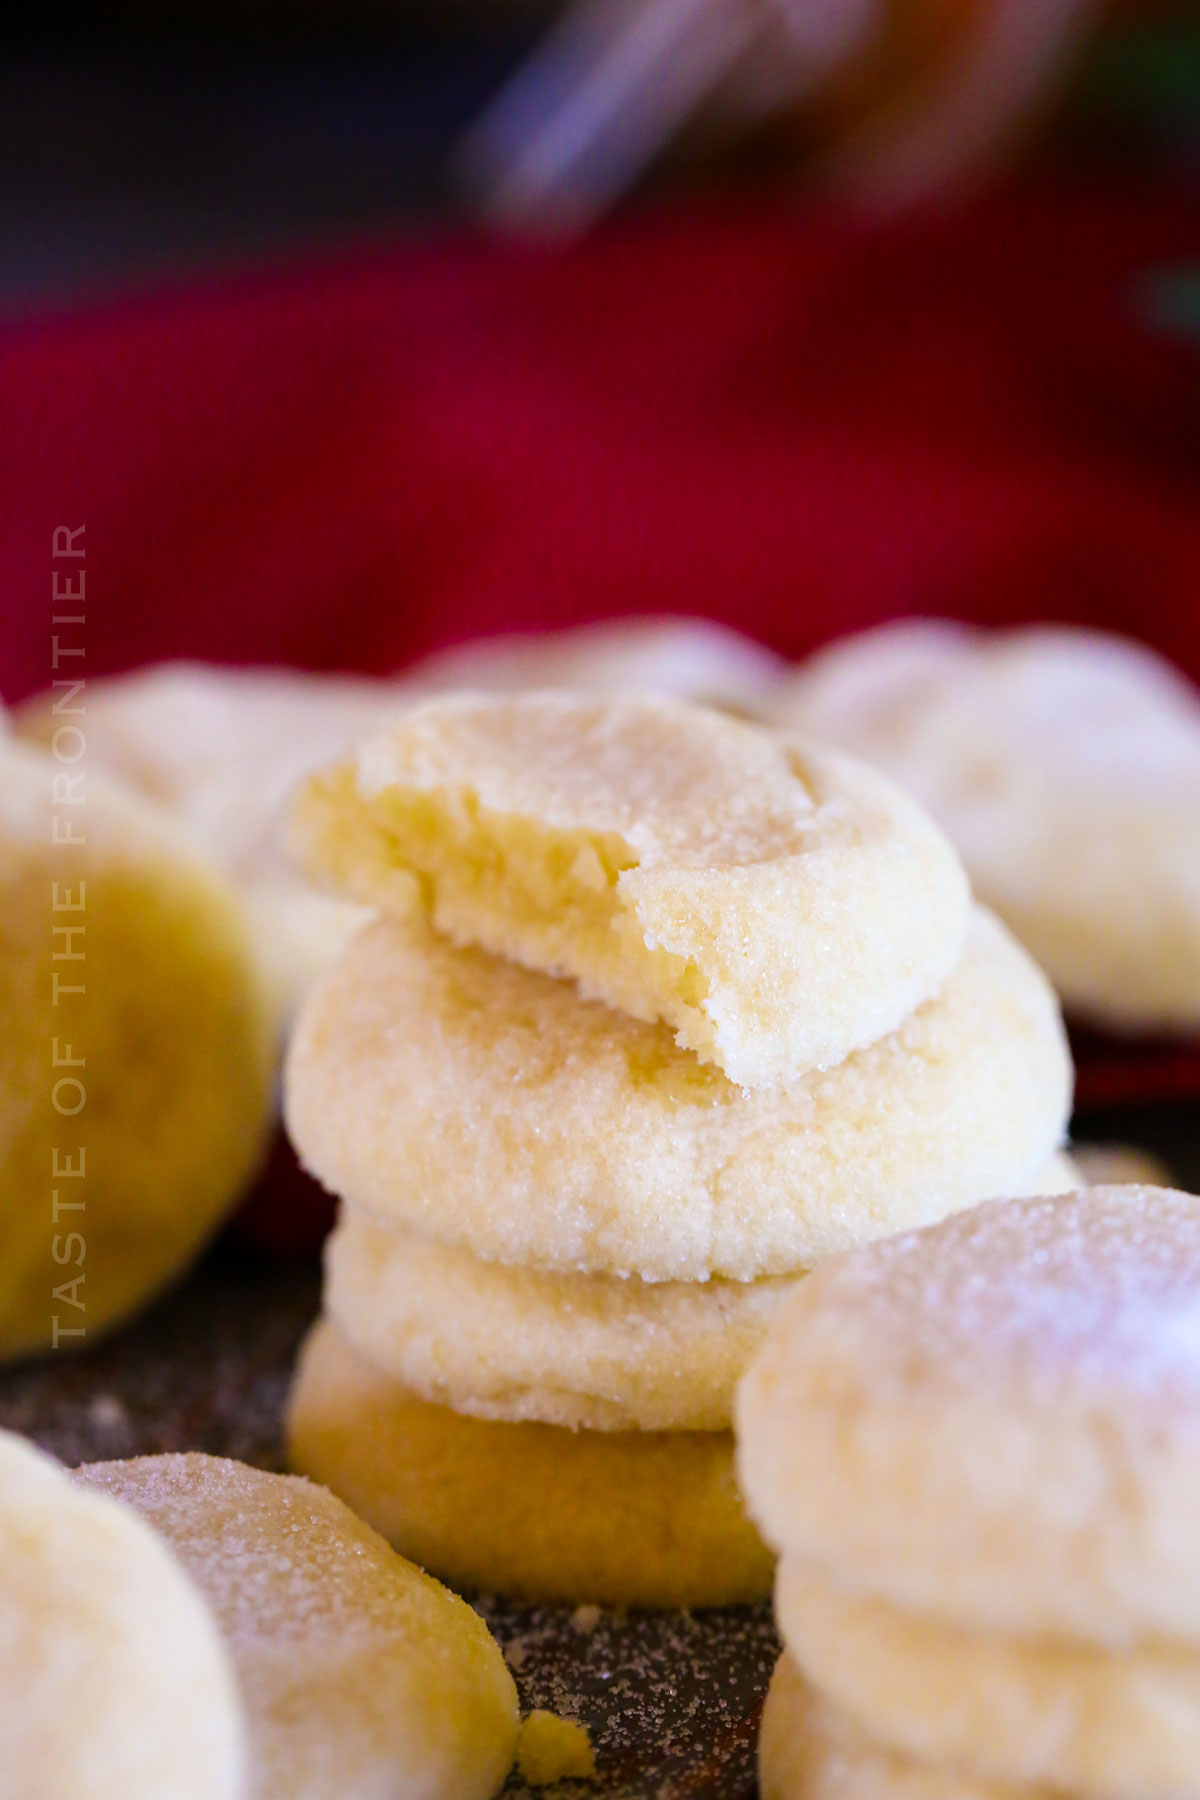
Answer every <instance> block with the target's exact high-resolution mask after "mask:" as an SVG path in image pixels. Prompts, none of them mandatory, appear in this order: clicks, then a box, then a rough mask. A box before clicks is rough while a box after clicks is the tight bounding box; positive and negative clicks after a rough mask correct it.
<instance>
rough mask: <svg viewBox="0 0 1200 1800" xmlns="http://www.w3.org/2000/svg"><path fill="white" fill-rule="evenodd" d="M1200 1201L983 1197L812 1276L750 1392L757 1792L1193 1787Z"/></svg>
mask: <svg viewBox="0 0 1200 1800" xmlns="http://www.w3.org/2000/svg"><path fill="white" fill-rule="evenodd" d="M1198 1295H1200V1199H1197V1198H1195V1197H1194V1196H1192V1195H1188V1194H1180V1193H1174V1192H1171V1191H1170V1190H1166V1189H1161V1188H1142V1187H1112V1188H1093V1189H1091V1190H1090V1191H1088V1192H1086V1193H1076V1194H1067V1195H1062V1196H1058V1197H1057V1198H1054V1199H1041V1200H1036V1199H1035V1200H1028V1199H1025V1200H1015V1201H994V1202H991V1203H990V1204H988V1205H984V1206H980V1207H978V1208H976V1209H973V1210H972V1211H970V1212H968V1213H965V1214H962V1215H959V1216H958V1217H955V1218H953V1219H947V1220H945V1221H943V1222H942V1223H941V1224H939V1225H936V1226H933V1227H930V1228H928V1229H926V1230H923V1231H919V1232H913V1233H909V1234H906V1235H904V1236H902V1237H898V1238H893V1239H891V1240H890V1241H888V1242H886V1243H878V1244H872V1245H869V1246H867V1247H865V1248H864V1249H861V1250H858V1251H854V1252H851V1253H850V1254H848V1255H846V1256H843V1257H838V1258H836V1259H834V1260H833V1261H831V1262H829V1263H827V1264H825V1265H824V1266H823V1267H822V1268H821V1269H819V1270H817V1271H816V1272H815V1273H814V1275H813V1276H812V1278H811V1279H810V1280H809V1281H806V1282H804V1283H803V1284H801V1286H800V1288H799V1290H798V1291H797V1292H796V1293H795V1294H794V1295H793V1297H792V1299H791V1300H790V1301H789V1304H788V1306H787V1308H786V1309H785V1311H784V1313H783V1315H782V1316H781V1318H780V1319H779V1320H778V1321H777V1322H776V1325H775V1326H774V1327H773V1328H772V1333H771V1337H770V1339H769V1342H768V1344H767V1346H766V1348H765V1349H764V1350H763V1352H762V1353H761V1355H760V1357H759V1358H758V1359H757V1361H756V1362H755V1364H754V1366H753V1368H752V1369H751V1372H750V1374H749V1375H748V1376H747V1378H746V1380H745V1382H744V1384H743V1386H742V1389H741V1393H740V1396H739V1401H738V1425H739V1434H740V1466H741V1474H742V1478H743V1481H744V1484H745V1489H746V1493H747V1495H748V1498H749V1501H750V1504H751V1507H752V1509H753V1511H754V1513H755V1515H756V1516H757V1518H758V1519H759V1520H760V1522H761V1523H762V1526H763V1529H764V1531H765V1532H766V1534H767V1535H768V1536H769V1537H770V1539H771V1541H772V1542H773V1543H774V1544H776V1545H777V1546H779V1547H780V1548H781V1550H782V1552H783V1554H782V1560H781V1562H780V1565H779V1574H778V1579H777V1585H776V1610H777V1613H778V1617H779V1623H780V1628H781V1631H782V1634H783V1637H784V1641H785V1644H786V1646H787V1649H786V1652H785V1655H784V1657H783V1660H782V1661H781V1663H780V1665H779V1668H778V1670H777V1672H776V1676H775V1679H774V1681H773V1684H772V1688H771V1692H770V1695H769V1697H768V1700H767V1707H766V1712H765V1715H764V1722H763V1736H762V1746H761V1767H762V1791H763V1794H764V1796H765V1800H833V1797H834V1796H835V1795H839V1796H840V1795H845V1794H853V1795H854V1796H855V1800H876V1797H878V1800H893V1796H895V1795H897V1794H903V1795H905V1796H911V1797H912V1800H1001V1797H1003V1800H1016V1797H1017V1796H1018V1795H1020V1794H1029V1795H1034V1794H1037V1795H1042V1794H1050V1793H1053V1794H1057V1795H1078V1796H1080V1797H1081V1800H1195V1796H1197V1795H1200V1537H1198V1535H1197V1531H1196V1519H1197V1509H1198V1507H1200V1302H1198V1299H1197V1296H1198Z"/></svg>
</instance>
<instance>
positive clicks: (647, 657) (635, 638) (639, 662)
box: [405, 615, 787, 714]
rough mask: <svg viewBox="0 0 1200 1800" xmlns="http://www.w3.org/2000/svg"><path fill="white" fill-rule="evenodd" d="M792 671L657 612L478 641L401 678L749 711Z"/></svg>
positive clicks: (741, 643)
mask: <svg viewBox="0 0 1200 1800" xmlns="http://www.w3.org/2000/svg"><path fill="white" fill-rule="evenodd" d="M786 668H787V664H786V663H785V662H784V660H783V658H782V657H781V656H777V655H776V653H775V652H774V651H773V650H768V649H767V648H766V646H765V645H764V644H759V643H756V642H755V640H754V639H753V638H749V637H746V636H745V634H744V633H743V632H740V631H734V630H733V629H732V628H731V627H730V626H728V625H719V624H718V623H717V622H716V620H715V619H689V618H684V617H672V616H669V615H668V616H663V617H657V618H656V617H654V616H653V615H651V616H649V617H645V618H637V617H634V618H625V619H604V620H602V621H601V622H600V623H599V624H596V625H576V626H574V627H572V628H570V629H568V630H566V631H536V632H510V633H506V634H505V635H504V636H502V637H486V638H475V639H474V640H473V641H472V642H470V643H467V644H458V645H456V646H455V647H454V648H453V649H451V650H442V651H439V652H438V653H437V654H436V655H434V656H429V657H426V659H425V660H424V662H420V663H417V664H416V666H415V667H414V668H412V669H408V670H406V671H405V679H406V681H411V682H412V683H414V684H415V685H416V686H417V687H421V688H485V689H490V690H495V689H500V690H503V691H507V692H513V691H515V690H517V689H519V688H578V689H582V690H584V691H586V692H589V693H597V694H674V695H676V696H677V697H678V698H679V699H681V700H699V701H703V702H704V703H705V704H707V705H710V706H721V707H726V708H728V709H729V710H731V711H733V712H745V713H751V714H753V713H755V712H757V711H758V709H759V707H760V706H762V704H763V703H764V700H765V698H766V696H767V695H768V694H769V693H770V692H771V690H772V688H773V687H774V686H775V684H776V682H778V681H780V680H781V679H782V678H783V675H784V672H785V670H786Z"/></svg>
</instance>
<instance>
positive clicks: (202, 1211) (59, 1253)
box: [0, 744, 274, 1356]
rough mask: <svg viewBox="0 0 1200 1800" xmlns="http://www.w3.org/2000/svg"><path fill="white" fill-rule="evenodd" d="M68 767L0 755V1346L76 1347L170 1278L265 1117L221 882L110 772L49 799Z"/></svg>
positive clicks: (167, 821) (211, 1220)
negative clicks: (67, 797)
mask: <svg viewBox="0 0 1200 1800" xmlns="http://www.w3.org/2000/svg"><path fill="white" fill-rule="evenodd" d="M66 773H70V771H67V770H64V768H63V767H62V765H61V764H60V763H58V762H56V761H55V760H54V759H53V758H51V757H44V756H42V755H40V754H39V753H37V752H36V751H32V750H30V749H28V748H26V747H24V746H20V745H15V744H10V745H5V746H3V747H2V748H0V1356H13V1355H17V1354H20V1353H22V1352H27V1351H33V1350H41V1349H45V1348H47V1347H52V1348H53V1347H57V1348H58V1349H78V1348H82V1347H84V1346H85V1345H87V1344H90V1343H92V1342H94V1341H96V1339H98V1338H99V1336H100V1335H101V1334H102V1333H103V1332H104V1331H106V1330H109V1329H111V1327H112V1326H113V1325H115V1324H117V1323H118V1322H119V1321H120V1320H122V1319H123V1318H125V1317H126V1316H127V1315H128V1314H129V1313H131V1312H132V1311H133V1310H134V1309H135V1308H136V1307H138V1306H139V1305H141V1304H142V1303H143V1302H145V1301H146V1300H147V1299H149V1298H150V1297H151V1296H152V1295H153V1294H155V1293H156V1292H157V1291H158V1290H159V1289H160V1288H162V1287H163V1286H164V1285H165V1284H166V1283H167V1282H168V1281H169V1280H170V1279H171V1278H172V1277H173V1276H174V1275H176V1274H178V1273H179V1271H180V1270H181V1269H182V1268H184V1267H185V1265H186V1264H187V1263H188V1262H189V1261H190V1259H191V1258H192V1257H193V1256H194V1255H195V1254H196V1252H197V1251H198V1250H199V1249H200V1248H201V1246H202V1245H203V1244H204V1243H205V1242H206V1240H207V1239H208V1238H209V1237H210V1236H211V1234H212V1232H213V1231H214V1230H215V1228H216V1226H217V1225H218V1224H219V1222H220V1221H221V1219H222V1218H223V1217H224V1215H225V1214H226V1213H227V1212H228V1210H229V1209H230V1207H231V1206H232V1205H233V1204H234V1203H235V1202H236V1201H237V1199H238V1198H239V1196H240V1195H241V1193H242V1192H243V1190H244V1189H245V1187H246V1186H247V1184H248V1182H249V1180H250V1178H251V1176H252V1175H253V1173H254V1169H255V1166H256V1164H257V1162H258V1159H259V1156H260V1154H261V1152H262V1149H263V1146H264V1140H265V1134H266V1131H267V1127H268V1124H269V1118H270V1110H271V1080H272V1063H273V1055H274V1047H273V1043H272V1027H271V1022H270V1019H269V1016H268V1008H267V1005H266V1002H265V999H264V996H263V993H262V990H261V986H260V983H259V981H258V978H257V975H256V973H255V970H254V968H253V963H252V958H251V954H250V950H249V945H248V942H247V938H246V932H245V926H244V920H243V915H242V910H241V907H240V905H239V903H238V901H237V898H236V896H235V895H234V893H233V892H232V891H231V889H230V888H229V886H228V885H227V883H226V882H225V880H224V878H223V876H222V875H221V872H220V870H219V869H218V868H216V867H215V866H214V865H213V863H212V862H211V860H210V859H209V858H208V857H207V856H206V855H205V854H204V853H203V852H202V851H201V850H200V849H199V847H198V846H197V845H196V843H195V841H194V840H193V839H192V838H191V837H190V836H188V835H187V833H186V832H185V831H184V829H183V827H182V826H181V825H180V824H179V823H178V822H177V821H176V820H175V819H173V818H172V817H171V816H170V815H169V814H167V813H165V812H163V811H162V810H161V809H160V808H159V807H157V806H153V805H151V804H150V803H149V802H147V801H145V800H143V799H141V798H140V797H139V796H137V795H135V794H133V793H131V792H129V791H128V790H126V789H125V788H123V787H122V786H120V785H118V784H117V783H115V782H113V781H112V780H111V779H110V778H106V777H104V776H103V775H100V774H96V773H94V772H92V771H91V770H90V769H89V770H88V771H87V773H86V774H85V775H82V776H80V777H79V785H78V786H77V787H76V788H75V790H74V792H75V793H76V794H77V795H78V796H79V797H80V799H79V804H78V805H75V804H68V803H66V801H64V800H61V799H60V800H58V801H56V798H55V796H56V794H58V795H60V796H61V795H62V794H64V793H65V792H66V791H67V790H65V789H63V788H61V787H57V788H56V785H55V784H56V783H57V782H59V781H60V778H61V777H62V776H63V775H64V774H66ZM55 834H57V835H58V838H59V841H58V842H55V841H54V836H55Z"/></svg>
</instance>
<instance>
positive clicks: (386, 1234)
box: [325, 1207, 791, 1431]
mask: <svg viewBox="0 0 1200 1800" xmlns="http://www.w3.org/2000/svg"><path fill="white" fill-rule="evenodd" d="M790 1287H791V1280H790V1278H789V1277H787V1276H777V1277H775V1278H770V1277H768V1278H766V1279H765V1280H762V1281H749V1282H738V1281H721V1280H714V1281H707V1282H687V1281H660V1282H646V1281H641V1280H639V1279H638V1277H637V1276H633V1277H631V1278H630V1279H628V1280H622V1279H621V1278H620V1277H619V1276H614V1275H581V1274H561V1273H555V1272H547V1271H543V1270H539V1269H526V1268H518V1267H513V1266H512V1265H510V1264H504V1263H494V1262H492V1263H487V1262H481V1261H480V1259H479V1258H478V1257H476V1256H472V1254H471V1252H470V1251H469V1250H463V1249H460V1248H457V1247H455V1246H452V1245H447V1244H436V1243H434V1242H433V1241H432V1240H430V1239H427V1238H420V1237H416V1236H414V1235H412V1234H411V1233H409V1232H401V1231H397V1230H395V1229H394V1228H393V1227H391V1226H388V1225H382V1224H380V1223H378V1222H377V1221H376V1220H374V1219H372V1218H371V1217H370V1216H369V1215H368V1214H365V1213H361V1212H359V1211H357V1210H356V1209H355V1208H353V1207H347V1208H345V1209H344V1210H343V1212H342V1217H341V1221H340V1223H339V1224H338V1226H337V1229H336V1230H335V1231H334V1233H333V1236H332V1237H331V1238H330V1239H329V1241H328V1243H327V1245H326V1251H325V1310H326V1312H327V1313H328V1314H329V1316H330V1318H331V1319H332V1320H333V1321H334V1323H335V1324H336V1325H337V1327H338V1330H339V1332H340V1333H341V1335H342V1337H343V1338H345V1340H346V1342H347V1343H348V1344H350V1345H351V1346H352V1347H353V1348H354V1349H355V1350H357V1351H358V1352H359V1354H360V1355H361V1356H363V1357H365V1358H366V1359H367V1361H368V1362H371V1363H373V1364H374V1365H375V1366H376V1368H378V1369H379V1370H381V1371H382V1372H383V1373H384V1374H386V1375H389V1376H391V1377H392V1378H393V1379H394V1380H396V1381H398V1382H399V1383H401V1384H402V1385H403V1386H405V1387H407V1388H409V1389H411V1390H412V1392H413V1393H415V1394H418V1395H419V1396H420V1397H421V1398H422V1399H424V1400H430V1401H433V1402H435V1403H437V1404H439V1405H442V1406H451V1407H453V1408H454V1410H455V1411H456V1412H461V1413H469V1414H471V1415H472V1416H473V1417H475V1418H480V1419H509V1420H522V1419H537V1420H541V1421H542V1422H543V1423H544V1424H548V1425H563V1426H567V1427H569V1428H570V1429H572V1430H575V1429H578V1428H580V1427H586V1428H587V1429H589V1430H592V1431H635V1430H641V1431H728V1430H729V1428H730V1425H731V1423H732V1415H733V1393H734V1389H735V1387H736V1386H737V1383H738V1380H739V1378H740V1377H741V1375H742V1373H743V1372H744V1370H745V1369H746V1368H747V1366H748V1365H749V1363H750V1360H751V1358H752V1357H753V1355H754V1352H755V1351H756V1350H757V1349H758V1347H759V1345H760V1344H761V1342H762V1339H763V1337H764V1335H765V1333H766V1329H767V1326H768V1325H769V1323H770V1321H771V1320H772V1318H773V1317H774V1316H775V1313H776V1311H777V1310H778V1308H779V1305H780V1303H781V1302H782V1300H783V1299H784V1297H785V1295H786V1294H787V1293H788V1291H789V1289H790Z"/></svg>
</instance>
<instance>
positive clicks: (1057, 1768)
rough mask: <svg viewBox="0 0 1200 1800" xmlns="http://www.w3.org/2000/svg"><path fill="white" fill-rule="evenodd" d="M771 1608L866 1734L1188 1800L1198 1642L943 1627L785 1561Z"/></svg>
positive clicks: (997, 1773)
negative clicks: (1112, 1648)
mask: <svg viewBox="0 0 1200 1800" xmlns="http://www.w3.org/2000/svg"><path fill="white" fill-rule="evenodd" d="M775 1611H776V1616H777V1618H778V1620H779V1628H780V1630H781V1632H782V1633H783V1637H784V1641H785V1642H786V1644H787V1646H788V1649H789V1650H790V1651H791V1653H792V1655H793V1656H794V1657H795V1658H796V1660H797V1662H798V1663H799V1664H800V1666H801V1667H802V1668H803V1670H804V1672H805V1674H806V1675H807V1677H808V1678H809V1680H810V1681H812V1682H813V1683H814V1684H815V1685H816V1687H818V1688H819V1689H820V1691H821V1692H822V1693H823V1694H824V1695H826V1696H827V1698H829V1699H830V1700H831V1701H832V1702H833V1703H834V1705H835V1706H837V1707H838V1708H839V1709H840V1710H841V1711H843V1712H845V1713H847V1714H849V1716H850V1717H852V1718H854V1719H856V1720H858V1722H859V1723H860V1724H861V1725H862V1726H863V1728H864V1730H865V1731H866V1732H867V1733H868V1734H869V1736H870V1737H871V1738H873V1739H874V1740H875V1741H876V1742H878V1743H882V1744H889V1745H893V1746H895V1747H896V1748H897V1749H900V1750H903V1751H907V1752H908V1753H909V1754H910V1755H912V1756H916V1757H919V1758H920V1759H921V1760H923V1761H928V1762H934V1763H946V1764H949V1765H950V1766H952V1767H954V1768H957V1769H965V1770H969V1771H971V1772H973V1773H977V1774H979V1775H983V1776H987V1777H989V1778H991V1779H997V1780H1004V1781H1009V1782H1012V1783H1014V1784H1020V1785H1033V1786H1038V1785H1041V1786H1045V1787H1049V1788H1053V1789H1056V1790H1060V1791H1062V1792H1064V1793H1068V1794H1085V1795H1087V1796H1088V1797H1089V1800H1193V1797H1194V1795H1195V1794H1196V1792H1197V1779H1198V1775H1197V1772H1198V1771H1200V1650H1198V1649H1195V1648H1188V1649H1182V1648H1179V1647H1178V1646H1167V1645H1162V1644H1139V1645H1137V1646H1135V1647H1133V1648H1131V1649H1130V1650H1129V1651H1128V1652H1126V1653H1125V1654H1122V1655H1115V1656H1114V1655H1112V1654H1110V1653H1109V1652H1108V1651H1107V1650H1103V1649H1097V1648H1096V1647H1095V1646H1093V1645H1083V1646H1075V1645H1071V1644H1067V1643H1063V1642H1056V1641H1054V1640H1050V1639H1038V1638H1028V1639H1026V1638H1020V1637H1013V1636H1005V1635H1003V1634H1001V1633H995V1632H984V1631H970V1630H966V1629H964V1628H963V1627H961V1626H959V1627H954V1626H947V1625H943V1624H941V1623H940V1622H939V1621H937V1620H933V1619H930V1618H927V1617H925V1616H923V1615H922V1614H920V1613H914V1612H907V1611H904V1610H903V1609H902V1608H900V1607H896V1606H889V1605H887V1604H886V1603H885V1602H882V1601H878V1600H873V1599H871V1598H869V1597H868V1596H866V1595H863V1594H856V1593H854V1592H852V1591H850V1590H848V1589H847V1588H846V1587H844V1586H843V1585H842V1584H840V1583H839V1582H837V1581H834V1580H832V1579H831V1578H830V1577H829V1576H828V1575H825V1574H822V1573H821V1572H820V1571H819V1570H817V1569H815V1568H813V1567H812V1566H811V1565H810V1564H807V1563H805V1562H803V1561H801V1560H799V1559H796V1558H794V1557H786V1556H785V1558H784V1559H783V1562H782V1563H781V1564H780V1567H779V1573H778V1576H777V1578H776V1585H775Z"/></svg>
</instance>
